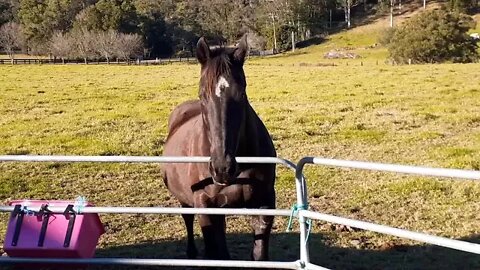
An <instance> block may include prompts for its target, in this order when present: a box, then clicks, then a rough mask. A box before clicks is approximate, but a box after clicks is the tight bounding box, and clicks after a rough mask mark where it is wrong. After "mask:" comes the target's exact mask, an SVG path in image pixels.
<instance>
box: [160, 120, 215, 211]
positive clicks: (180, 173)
mask: <svg viewBox="0 0 480 270" xmlns="http://www.w3.org/2000/svg"><path fill="white" fill-rule="evenodd" d="M201 131H202V119H201V116H196V117H193V118H191V119H190V120H189V121H187V122H185V123H184V124H183V125H182V126H180V127H178V128H177V129H176V130H175V131H174V132H175V133H173V134H171V135H170V136H169V138H168V140H167V142H166V143H165V145H164V150H163V155H164V156H209V155H210V154H209V153H208V150H209V146H208V145H205V140H204V138H203V135H202V132H201ZM163 170H164V174H165V179H164V180H165V184H166V185H167V187H168V189H169V190H170V192H172V193H173V195H174V196H175V197H176V198H177V199H178V200H179V201H180V203H182V204H186V205H190V206H193V200H192V197H193V192H192V185H193V184H195V183H197V182H199V181H200V180H202V179H205V178H207V177H210V174H209V171H208V165H207V164H206V163H165V164H163Z"/></svg>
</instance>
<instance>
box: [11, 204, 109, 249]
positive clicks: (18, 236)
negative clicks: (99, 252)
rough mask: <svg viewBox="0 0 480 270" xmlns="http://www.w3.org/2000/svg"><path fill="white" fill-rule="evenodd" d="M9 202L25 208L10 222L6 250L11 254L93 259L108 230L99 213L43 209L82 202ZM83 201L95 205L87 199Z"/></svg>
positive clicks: (15, 213)
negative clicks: (50, 211) (56, 212)
mask: <svg viewBox="0 0 480 270" xmlns="http://www.w3.org/2000/svg"><path fill="white" fill-rule="evenodd" d="M9 204H10V205H12V206H15V205H21V209H22V210H21V211H17V212H13V213H12V214H11V216H10V220H9V222H8V227H7V234H6V237H5V242H4V250H5V252H6V253H7V254H8V256H10V257H32V258H38V257H45V258H91V257H93V256H94V254H95V247H96V246H97V243H98V239H99V238H100V236H101V235H102V234H103V233H104V232H105V230H104V228H103V225H102V223H101V222H100V218H99V217H98V215H97V214H74V212H72V211H67V212H66V213H64V214H52V213H50V214H45V213H46V212H47V211H44V212H43V214H42V213H41V212H40V208H41V206H42V205H47V208H46V209H47V210H48V207H52V206H56V207H65V208H67V206H68V205H71V206H73V210H75V209H78V208H77V205H78V202H74V201H41V200H16V201H11V202H10V203H9ZM82 204H83V205H84V206H91V205H90V204H88V203H87V202H85V203H82ZM25 206H26V209H24V207H25ZM17 209H20V207H18V206H17ZM70 209H72V208H70ZM19 220H20V221H19Z"/></svg>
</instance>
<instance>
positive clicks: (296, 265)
mask: <svg viewBox="0 0 480 270" xmlns="http://www.w3.org/2000/svg"><path fill="white" fill-rule="evenodd" d="M209 161H210V157H198V156H197V157H181V156H178V157H176V156H174V157H167V156H156V157H146V156H41V155H38V156H36V155H2V156H0V162H103V163H204V162H209ZM236 161H237V162H238V163H257V164H267V163H268V164H272V163H273V164H281V165H284V166H287V167H288V168H290V169H292V170H293V171H296V166H295V164H294V163H292V162H290V161H288V160H286V159H282V158H276V157H237V158H236ZM295 180H296V181H295V186H296V190H297V198H298V199H299V201H298V202H297V205H306V193H305V192H303V191H304V190H305V187H306V184H305V179H304V177H303V175H302V176H300V178H296V179H295ZM13 208H14V207H13V206H0V212H11V211H13ZM49 210H51V211H53V212H59V213H63V211H64V210H65V209H63V210H62V209H60V208H58V207H49ZM81 212H82V213H117V214H138V213H143V214H215V215H232V214H235V215H278V216H290V215H291V214H292V212H291V210H277V209H222V208H208V209H199V208H190V209H189V208H161V207H84V208H82V209H81ZM300 229H301V230H303V231H301V232H300V237H302V239H303V240H300V242H301V243H304V245H303V248H301V250H302V249H303V250H305V249H306V244H305V238H306V224H305V223H303V224H302V223H300ZM304 254H305V252H303V253H302V254H301V255H300V257H301V258H305V255H304ZM307 254H308V253H307ZM22 262H23V263H26V262H29V263H52V262H53V263H61V262H64V263H86V264H128V265H158V266H204V267H256V268H282V269H305V265H306V263H307V262H306V261H301V260H299V261H295V262H251V261H217V260H214V261H209V260H169V259H124V258H95V259H76V260H75V259H74V260H72V259H60V260H59V259H36V258H0V264H2V263H22ZM322 269H326V268H322Z"/></svg>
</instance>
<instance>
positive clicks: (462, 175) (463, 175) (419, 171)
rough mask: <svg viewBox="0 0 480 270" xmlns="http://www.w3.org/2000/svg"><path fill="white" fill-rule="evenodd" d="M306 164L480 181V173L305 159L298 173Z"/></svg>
mask: <svg viewBox="0 0 480 270" xmlns="http://www.w3.org/2000/svg"><path fill="white" fill-rule="evenodd" d="M305 164H317V165H325V166H332V167H343V168H353V169H362V170H371V171H384V172H396V173H405V174H415V175H423V176H434V177H449V178H459V179H470V180H480V171H472V170H458V169H444V168H431V167H419V166H407V165H397V164H387V163H374V162H364V161H351V160H340V159H328V158H318V157H305V158H302V159H301V160H300V162H299V163H298V164H297V168H298V172H300V173H303V167H304V166H305Z"/></svg>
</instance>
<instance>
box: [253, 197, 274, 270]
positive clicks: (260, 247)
mask: <svg viewBox="0 0 480 270" xmlns="http://www.w3.org/2000/svg"><path fill="white" fill-rule="evenodd" d="M273 208H275V206H273V207H272V206H263V207H260V209H273ZM272 225H273V216H255V217H252V227H253V231H254V242H253V251H252V259H253V260H255V261H268V259H269V258H268V243H269V240H270V232H271V230H272Z"/></svg>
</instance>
